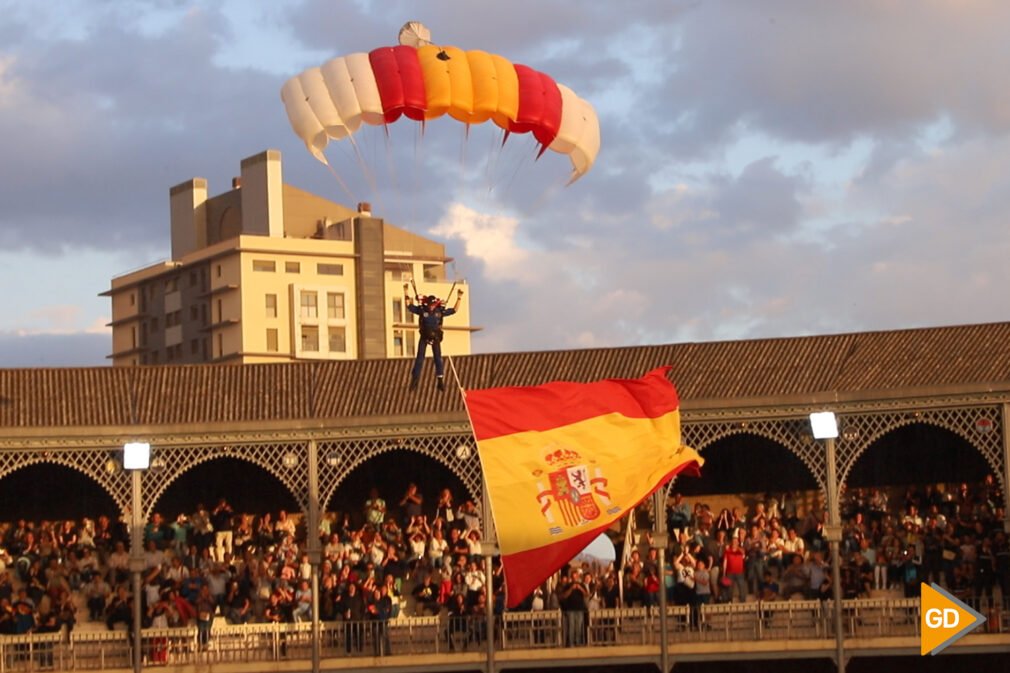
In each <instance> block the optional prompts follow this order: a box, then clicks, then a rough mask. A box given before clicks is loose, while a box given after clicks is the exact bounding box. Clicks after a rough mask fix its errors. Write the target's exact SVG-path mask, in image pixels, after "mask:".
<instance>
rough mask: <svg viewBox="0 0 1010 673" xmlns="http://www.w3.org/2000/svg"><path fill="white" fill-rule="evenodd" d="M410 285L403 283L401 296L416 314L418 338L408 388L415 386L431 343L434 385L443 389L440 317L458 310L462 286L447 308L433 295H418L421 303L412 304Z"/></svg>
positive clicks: (443, 369)
mask: <svg viewBox="0 0 1010 673" xmlns="http://www.w3.org/2000/svg"><path fill="white" fill-rule="evenodd" d="M409 288H410V285H409V284H408V283H404V284H403V296H404V297H406V299H407V310H408V311H410V312H411V313H413V314H414V315H416V316H418V321H417V322H418V330H419V332H420V336H421V338H420V340H419V342H418V344H417V357H415V358H414V368H413V370H412V371H411V373H410V389H411V390H415V389H416V388H417V382H418V379H420V378H421V368H422V367H423V366H424V355H425V351H426V350H427V348H428V344H431V355H432V358H434V360H435V386H436V387H437V388H438V390H439V391H440V392H442V391H445V381H444V378H443V376H444V374H445V365H444V363H443V362H442V319H443V318H445V317H447V316H450V315H453V314H454V313H456V311H457V310H459V304H460V302H461V301H463V288H460V289H458V290H457V291H456V304H455V305H454V306H453V307H452V308H447V307H446V306H445V304H444V303H442V300H441V299H439V298H438V297H436V296H435V295H433V294H432V295H428V296H427V297H420V298H419V299H420V302H421V305H420V306H417V305H415V304H414V298H413V297H411V296H410V292H409V291H408V290H409Z"/></svg>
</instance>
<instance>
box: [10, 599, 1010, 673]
mask: <svg viewBox="0 0 1010 673" xmlns="http://www.w3.org/2000/svg"><path fill="white" fill-rule="evenodd" d="M842 607H843V609H842V628H843V629H844V636H845V638H846V639H852V638H881V637H917V636H918V635H919V623H920V622H919V620H920V615H919V601H918V600H917V599H913V598H909V599H858V600H849V601H844V602H843V605H842ZM973 607H975V608H976V609H978V610H979V611H980V612H981V613H982V614H983V615H986V617H987V619H988V620H989V621H988V622H987V624H986V625H985V626H984V627H983V629H984V631H985V632H986V633H1002V634H1010V600H1003V601H1002V602H993V601H984V600H983V601H981V602H980V601H975V602H974V605H973ZM667 617H668V619H667V624H668V627H667V642H668V643H669V644H670V646H671V647H676V646H677V645H678V644H687V643H704V642H724V643H730V642H734V643H744V642H748V641H752V642H753V641H776V640H778V641H781V640H824V641H826V642H827V641H830V640H831V639H833V638H834V634H835V625H834V613H833V610H832V609H831V603H830V602H825V603H822V602H820V601H816V600H814V601H773V602H750V603H726V604H716V605H703V606H700V607H699V608H697V609H692V608H690V607H688V606H671V607H670V608H668V613H667ZM222 621H223V620H221V619H220V618H219V619H218V620H216V623H215V624H214V625H213V627H212V628H211V631H210V633H209V634H206V635H201V634H200V632H199V631H198V630H197V629H196V628H195V627H188V628H169V629H144V630H143V631H142V634H141V635H142V639H141V640H142V648H143V651H142V656H143V659H144V662H145V665H146V666H151V667H157V666H179V665H189V666H197V665H207V664H218V663H239V664H241V663H258V662H259V663H262V662H277V661H285V660H290V661H301V660H306V661H307V660H309V659H311V657H312V625H311V624H310V623H307V622H302V623H295V624H245V625H228V624H224V623H222ZM493 635H494V640H495V643H494V645H495V648H496V649H498V650H547V649H563V648H568V647H583V646H592V647H616V646H635V645H637V646H658V644H659V643H660V638H661V634H660V629H659V611H658V609H657V608H621V609H613V610H608V609H604V610H594V611H592V612H588V613H578V614H577V615H574V614H572V613H565V612H562V611H560V610H547V611H539V612H506V613H505V614H503V615H501V616H500V618H498V619H497V621H496V629H495V633H494V634H493ZM488 636H489V634H488V631H487V623H486V622H485V620H484V619H483V618H482V617H450V616H447V615H445V614H443V615H440V616H437V617H401V618H399V619H395V620H392V621H389V622H377V621H361V622H344V621H338V622H324V623H322V624H321V626H320V632H319V642H320V648H321V655H322V657H324V658H331V659H332V658H342V657H373V656H390V655H394V656H395V655H408V654H409V655H417V654H445V655H446V656H451V655H452V654H453V653H459V652H484V651H485V648H486V646H487V642H486V639H487V638H488ZM131 654H132V643H131V641H130V640H129V637H128V634H127V633H126V632H125V631H94V632H89V631H74V632H72V633H71V634H70V635H69V636H68V635H67V634H65V633H45V634H29V635H20V636H0V673H7V672H8V671H10V672H14V671H18V672H20V671H45V670H50V671H52V670H56V671H65V670H101V669H117V668H118V669H126V668H130V666H131V661H132V659H131Z"/></svg>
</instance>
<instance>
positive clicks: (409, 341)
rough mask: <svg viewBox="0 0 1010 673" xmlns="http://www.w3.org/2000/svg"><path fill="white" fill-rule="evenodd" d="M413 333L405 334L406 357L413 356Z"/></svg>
mask: <svg viewBox="0 0 1010 673" xmlns="http://www.w3.org/2000/svg"><path fill="white" fill-rule="evenodd" d="M414 352H415V351H414V332H413V331H409V332H407V355H413V354H414Z"/></svg>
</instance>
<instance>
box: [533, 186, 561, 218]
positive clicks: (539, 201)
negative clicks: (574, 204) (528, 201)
mask: <svg viewBox="0 0 1010 673" xmlns="http://www.w3.org/2000/svg"><path fill="white" fill-rule="evenodd" d="M566 179H567V178H566V177H561V178H558V179H555V180H553V181H552V182H550V183H549V184H548V185H547V186H546V187H545V188H544V191H543V192H541V194H540V196H538V197H537V198H536V200H534V201H533V204H532V205H531V206H530V209H529V211H528V212H529V214H530V215H532V214H533V213H536V212H537V210H539V209H540V208H541V207H543V205H544V203H546V202H547V198H548V197H549V196H551V195H552V194H554V193H556V192H558V191H560V190H562V189H564V188H565V187H567V186H568V185H566V184H565V181H566Z"/></svg>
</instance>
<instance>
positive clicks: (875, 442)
mask: <svg viewBox="0 0 1010 673" xmlns="http://www.w3.org/2000/svg"><path fill="white" fill-rule="evenodd" d="M944 440H946V441H944ZM951 441H953V442H955V443H956V444H954V445H951V444H950V442H951ZM908 442H915V443H916V444H918V445H919V446H920V448H922V449H925V448H926V447H929V448H930V449H933V450H939V451H941V452H943V453H946V455H947V456H948V457H951V456H952V455H954V454H956V455H958V456H962V455H964V454H965V452H969V453H971V454H972V455H971V457H970V458H969V459H968V460H967V461H963V462H962V464H963V465H970V466H972V467H976V468H978V467H979V466H983V465H984V466H986V467H987V468H988V469H991V470H995V469H997V467H996V466H994V465H992V464H991V462H990V461H989V460H987V459H986V457H985V453H984V452H983V451H979V450H978V447H977V446H976V445H975V444H973V443H972V442H971V441H970V440H969V439H968V438H967V437H965V435H964V433H961V432H956V431H954V430H952V429H951V428H949V427H944V425H942V424H940V423H934V422H929V421H922V420H918V419H914V418H913V419H908V420H907V421H903V422H901V423H898V424H896V425H895V426H894V427H891V428H889V429H887V431H886V432H881V433H879V434H877V435H876V436H874V437H873V439H872V441H870V442H867V443H865V445H864V446H862V447H861V448H860V450H859V451H858V452H854V453H853V457H852V459H851V461H850V462H848V463H847V464H846V466H845V471H844V473H843V474H842V476H841V479H840V483H841V484H844V485H845V487H849V485H850V482H852V481H853V480H854V479H855V480H856V483H854V484H851V485H852V487H857V486H859V487H865V486H867V485H869V484H866V483H860V482H859V479H858V477H859V476H860V475H862V476H863V477H865V476H866V468H867V467H868V465H867V464H864V463H863V461H866V460H867V459H868V458H869V457H871V456H872V457H874V458H875V460H876V461H878V462H879V461H884V462H888V461H889V460H890V461H893V460H894V459H895V458H899V459H900V458H901V457H907V453H906V452H908V451H909V450H910V449H909V448H906V446H905V445H906V443H908ZM885 449H887V450H885ZM938 457H939V456H934V457H933V461H930V462H934V461H935V460H936V459H937V458H938ZM902 464H903V465H904V464H905V463H902ZM890 467H891V469H885V473H886V475H887V476H888V477H895V478H898V479H897V481H894V483H901V479H900V476H901V473H899V472H898V471H896V470H895V469H893V468H894V466H893V464H892V465H891V466H890ZM915 468H916V465H911V466H910V467H909V469H908V470H905V473H906V475H907V474H909V473H910V474H915V473H916V472H918V473H919V477H918V478H925V477H924V476H923V475H925V474H928V473H929V472H931V470H928V469H926V470H922V469H919V470H916V469H915ZM947 476H950V475H946V474H944V475H943V478H939V479H938V481H949V479H947V478H946V477H947ZM951 478H953V477H951ZM913 481H914V479H913Z"/></svg>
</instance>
